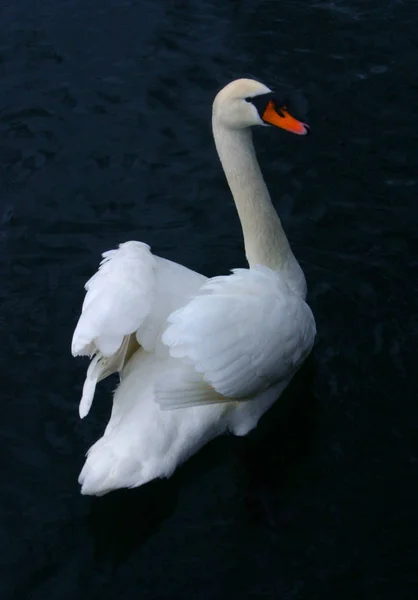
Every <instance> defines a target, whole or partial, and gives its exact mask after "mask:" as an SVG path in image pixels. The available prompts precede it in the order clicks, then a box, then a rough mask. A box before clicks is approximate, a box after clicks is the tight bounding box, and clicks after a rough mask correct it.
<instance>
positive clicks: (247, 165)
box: [213, 118, 300, 275]
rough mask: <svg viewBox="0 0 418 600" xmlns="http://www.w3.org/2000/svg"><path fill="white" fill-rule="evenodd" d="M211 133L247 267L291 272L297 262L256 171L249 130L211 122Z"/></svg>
mask: <svg viewBox="0 0 418 600" xmlns="http://www.w3.org/2000/svg"><path fill="white" fill-rule="evenodd" d="M213 133H214V138H215V144H216V148H217V151H218V154H219V158H220V160H221V163H222V166H223V169H224V171H225V175H226V179H227V181H228V184H229V187H230V189H231V192H232V196H233V198H234V201H235V204H236V207H237V211H238V215H239V218H240V221H241V226H242V231H243V236H244V245H245V254H246V257H247V260H248V263H249V265H250V267H254V266H255V265H265V266H267V267H269V268H271V269H273V270H277V271H278V270H281V271H288V270H289V269H288V268H290V270H293V267H294V263H296V265H297V262H296V259H295V257H294V256H293V253H292V250H291V248H290V245H289V242H288V240H287V237H286V234H285V232H284V230H283V227H282V224H281V221H280V218H279V216H278V214H277V212H276V210H275V208H274V206H273V204H272V202H271V198H270V194H269V192H268V189H267V186H266V184H265V182H264V178H263V175H262V173H261V171H260V167H259V165H258V161H257V157H256V154H255V150H254V144H253V141H252V134H251V130H250V128H248V129H238V130H233V129H229V128H227V127H225V126H223V125H222V124H221V123H219V122H218V121H217V119H216V118H214V119H213ZM297 267H299V265H297ZM299 270H300V267H299ZM290 274H291V273H289V275H290Z"/></svg>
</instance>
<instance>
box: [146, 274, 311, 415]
mask: <svg viewBox="0 0 418 600" xmlns="http://www.w3.org/2000/svg"><path fill="white" fill-rule="evenodd" d="M168 322H169V325H168V327H167V328H166V330H165V332H164V334H163V338H162V339H163V342H164V343H165V344H166V345H167V346H168V347H169V350H170V354H171V356H172V357H173V358H178V359H181V361H182V362H183V363H184V364H187V365H189V366H193V368H194V371H195V373H196V372H197V373H199V374H201V377H200V378H196V377H195V376H189V377H188V378H186V381H185V383H184V390H183V397H184V403H183V405H187V404H204V403H207V402H213V401H214V398H215V395H216V394H217V395H218V398H217V401H218V402H220V401H222V399H228V400H230V399H238V400H239V399H247V398H250V397H252V396H254V395H255V394H257V393H259V392H261V391H263V390H265V389H267V388H268V387H271V386H272V385H274V384H276V383H279V382H280V381H285V380H287V379H289V378H290V377H292V375H293V374H294V373H295V371H296V370H297V369H298V367H299V366H300V365H301V363H302V362H303V361H304V359H305V358H306V357H307V355H308V354H309V352H310V350H311V348H312V345H313V342H314V339H315V334H316V327H315V320H314V317H313V315H312V312H311V310H310V308H309V306H308V305H307V304H306V303H305V301H304V300H303V299H302V298H301V297H300V296H297V295H296V294H295V293H294V292H293V291H292V290H291V289H290V287H289V286H288V285H287V283H286V281H285V280H284V278H283V276H281V275H280V274H279V273H277V272H275V271H272V270H271V269H269V268H267V267H263V266H257V267H255V268H252V269H236V270H234V271H233V274H232V275H229V276H222V277H215V278H212V279H209V280H208V281H207V282H206V283H205V284H204V285H203V286H202V288H201V290H200V292H199V294H198V295H197V296H195V297H194V298H193V299H192V300H191V301H190V302H189V303H188V304H186V305H185V306H184V307H183V308H180V309H179V310H177V311H175V312H173V313H172V314H171V315H170V316H169V317H168ZM168 376H169V378H170V379H171V385H172V383H173V380H175V376H174V375H173V374H169V375H168ZM194 382H195V386H196V391H198V394H197V396H196V400H194V397H193V384H194ZM169 387H170V386H169V385H164V380H162V381H161V382H160V383H159V385H158V386H157V392H158V391H159V390H162V391H161V398H162V401H161V403H162V404H164V405H165V407H166V408H170V405H171V407H173V408H174V406H179V405H181V397H182V393H181V392H182V390H181V387H182V384H181V378H180V380H179V381H178V383H177V386H173V393H172V399H171V398H170V393H169ZM209 388H211V389H212V393H210V392H209ZM158 396H159V394H158V393H157V401H158Z"/></svg>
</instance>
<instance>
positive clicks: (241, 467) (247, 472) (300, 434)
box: [87, 357, 318, 565]
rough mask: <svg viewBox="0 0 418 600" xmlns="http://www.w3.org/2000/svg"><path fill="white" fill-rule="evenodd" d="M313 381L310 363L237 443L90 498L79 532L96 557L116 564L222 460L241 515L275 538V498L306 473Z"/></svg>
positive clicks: (221, 442) (225, 441) (225, 442)
mask: <svg viewBox="0 0 418 600" xmlns="http://www.w3.org/2000/svg"><path fill="white" fill-rule="evenodd" d="M314 376H315V362H314V359H313V358H312V357H311V358H309V359H308V361H307V362H306V363H305V365H304V366H303V367H302V368H301V370H300V371H299V373H298V374H297V375H296V377H295V378H294V379H293V381H292V382H291V384H290V385H289V387H288V388H287V390H286V391H285V393H284V394H283V395H282V397H281V398H280V400H279V401H278V402H276V404H275V405H274V406H273V407H272V408H271V409H270V410H269V411H268V412H267V413H266V415H265V416H264V417H263V418H262V419H261V421H260V423H259V425H258V426H257V428H256V429H255V430H254V431H252V432H251V433H250V434H249V435H248V436H246V437H243V438H238V437H233V436H221V437H220V438H218V439H216V440H213V441H212V442H211V443H209V444H208V445H206V446H205V447H204V448H202V450H201V451H200V452H198V454H196V455H195V456H193V457H192V458H191V459H189V460H188V461H187V462H186V463H185V464H184V465H183V466H182V467H181V468H179V469H178V470H177V471H176V473H175V474H174V476H173V477H172V478H171V479H169V480H154V481H152V482H150V483H148V484H147V485H145V486H143V487H140V488H136V489H131V490H126V489H125V490H118V491H115V492H112V493H110V494H108V495H106V496H103V497H101V498H93V499H92V504H91V510H90V514H89V515H88V517H87V527H88V529H89V531H90V534H91V536H92V538H93V542H94V547H95V555H96V558H98V559H108V560H110V561H111V562H112V563H113V564H115V565H118V564H121V563H123V562H124V561H125V560H126V559H127V558H128V557H129V556H130V555H131V554H132V553H133V552H135V551H136V550H138V549H139V548H140V547H141V546H143V545H144V544H145V543H146V542H147V540H149V539H150V538H151V537H152V536H153V535H155V534H156V533H158V531H160V529H161V527H162V526H163V524H164V522H165V521H166V520H168V519H169V518H170V517H171V516H172V515H173V514H174V512H175V511H176V508H177V504H178V496H179V491H180V489H181V488H182V487H183V486H184V487H186V488H187V487H188V486H190V485H191V484H192V483H193V481H196V480H198V478H199V476H200V475H201V474H202V472H203V473H206V474H208V473H209V472H210V471H212V469H214V468H216V467H218V466H219V465H221V464H225V463H226V462H227V461H228V462H229V463H230V466H231V468H230V470H229V472H230V477H231V478H233V479H234V480H235V484H236V485H237V491H238V494H239V495H240V497H241V498H243V500H244V510H245V513H246V515H247V517H249V518H250V520H251V521H253V522H255V523H259V524H262V525H264V526H266V527H268V528H269V529H270V530H271V531H272V532H277V531H278V530H279V529H280V527H281V526H282V523H281V520H282V516H280V515H281V513H280V502H281V498H282V497H283V496H287V495H288V494H289V493H291V491H292V485H294V483H293V482H292V477H293V474H294V473H298V472H300V471H304V470H305V469H306V464H307V459H308V457H309V455H310V451H311V448H312V444H313V440H314V437H315V431H316V421H317V414H318V404H317V399H316V398H315V396H314V395H313V391H312V390H313V379H314ZM228 457H229V458H228ZM231 458H232V463H233V464H232V465H231V460H230V459H231ZM275 515H279V516H278V517H277V516H275ZM284 518H286V517H285V516H284Z"/></svg>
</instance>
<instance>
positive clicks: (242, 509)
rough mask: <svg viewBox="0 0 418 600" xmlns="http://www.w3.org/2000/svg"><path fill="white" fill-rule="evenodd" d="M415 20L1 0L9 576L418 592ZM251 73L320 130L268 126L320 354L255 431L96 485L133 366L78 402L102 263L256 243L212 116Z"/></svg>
mask: <svg viewBox="0 0 418 600" xmlns="http://www.w3.org/2000/svg"><path fill="white" fill-rule="evenodd" d="M417 23H418V4H417V3H416V2H414V1H413V0H409V1H407V0H405V1H404V2H402V1H395V0H392V1H390V0H380V1H378V0H373V1H371V0H369V1H367V0H357V1H355V0H346V1H335V2H320V1H318V2H302V1H297V0H293V1H289V2H285V1H280V2H279V1H277V0H266V1H256V0H239V1H238V0H237V1H235V2H234V1H232V0H230V1H226V0H222V1H221V0H217V1H216V0H203V1H199V2H198V1H197V0H194V1H192V0H190V1H186V0H185V1H175V0H172V1H170V0H166V1H159V2H154V1H151V0H149V1H148V2H147V1H144V0H138V1H136V2H135V1H129V0H125V1H122V0H118V1H117V0H101V1H98V0H83V1H81V0H49V1H48V0H13V1H12V0H1V2H0V90H1V94H0V167H1V179H0V202H1V204H0V207H1V212H0V214H1V238H0V240H1V241H0V243H1V263H0V269H1V271H0V275H1V281H2V286H1V288H0V298H1V317H0V318H1V323H0V326H1V340H2V345H1V348H2V351H1V354H0V367H1V378H2V389H3V394H2V396H3V398H2V417H1V423H0V439H1V451H0V460H1V463H0V464H1V471H0V472H1V480H2V486H1V494H0V506H1V512H0V514H1V521H0V542H1V546H0V554H1V564H2V574H1V577H0V597H1V598H2V600H9V599H12V598H13V599H19V600H20V599H22V600H26V599H31V600H32V599H33V600H45V599H48V600H61V599H62V600H66V599H68V600H73V599H77V600H84V599H89V600H94V599H100V600H107V599H109V600H110V599H114V598H119V597H120V598H124V599H126V600H128V599H134V598H135V599H136V598H140V599H141V600H145V599H154V598H156V599H165V598H167V599H171V598H202V599H212V598H274V599H276V598H277V599H279V598H280V599H281V600H290V599H291V600H299V599H300V600H302V599H306V600H316V599H321V600H327V599H329V600H337V599H338V600H343V599H347V600H358V599H362V598H367V599H379V600H381V599H386V598H388V599H389V598H390V599H402V600H407V599H409V598H416V597H417V584H418V582H417V579H418V577H417V575H416V571H415V567H416V562H417V546H416V539H417V516H416V515H417V513H416V506H417V494H416V479H417V446H416V445H415V443H414V442H413V436H414V434H416V433H417V415H418V411H417V405H416V385H415V377H416V359H417V350H418V344H417V332H418V320H417V311H416V306H417V300H416V292H417V278H416V269H417V255H418V253H417V251H418V248H417V245H418V244H417V236H416V232H417V228H418V204H417V203H418V197H417V191H418V173H417V169H416V165H417V158H418V157H417V141H418V133H417V131H418V113H417V91H418V86H417V78H416V72H417V59H418V42H417V40H418V38H417V34H416V28H417ZM245 75H251V76H253V77H256V78H258V79H260V80H262V81H264V82H265V83H266V84H268V85H269V86H270V87H274V86H275V85H278V84H280V83H281V82H282V83H286V84H291V85H293V86H295V87H298V88H301V89H303V90H304V92H305V95H306V96H307V98H308V99H309V103H310V124H311V127H312V135H311V136H310V138H308V139H303V140H301V139H299V138H296V137H295V138H293V137H291V136H288V135H286V134H279V133H277V132H271V131H260V132H257V134H256V143H257V148H258V154H259V158H260V162H261V164H262V167H263V171H264V173H265V177H266V180H267V182H268V185H269V187H270V189H271V193H272V195H273V197H274V198H275V200H276V205H277V208H278V210H279V211H280V212H281V214H282V216H283V221H284V223H285V226H286V230H287V232H288V234H289V238H290V240H291V242H292V245H293V247H294V249H295V253H296V255H297V257H298V258H299V259H300V262H301V264H302V266H303V268H304V270H305V273H306V275H307V279H308V283H309V289H310V297H309V300H310V304H311V306H312V308H313V310H314V313H315V315H316V318H317V324H318V340H317V345H316V347H315V350H314V352H313V356H312V359H311V360H310V361H309V363H308V364H307V365H306V368H304V369H303V370H302V371H301V373H300V375H299V376H298V378H297V379H296V380H295V382H294V383H293V384H292V386H291V387H290V389H289V390H288V393H287V394H286V395H285V396H284V397H283V399H282V401H281V402H280V403H279V404H278V405H277V406H276V407H274V408H273V409H272V411H270V412H269V413H268V414H267V415H266V416H265V418H264V419H263V421H262V422H261V424H260V426H259V427H258V429H257V430H256V431H255V432H253V434H251V435H250V436H249V438H247V439H246V440H236V439H233V438H231V437H229V438H224V439H219V440H216V441H215V442H213V443H212V444H210V445H209V446H208V447H207V448H205V449H204V450H203V451H202V452H201V453H200V454H199V455H198V456H196V457H195V458H194V459H192V460H191V461H189V463H187V464H186V465H185V466H184V467H183V468H181V469H180V470H179V471H178V472H177V473H176V474H175V476H174V477H173V478H172V479H171V480H169V481H168V482H157V483H152V484H151V485H149V486H147V487H145V488H142V489H139V490H135V491H130V492H126V491H122V492H117V493H113V494H111V495H109V496H107V497H104V498H101V499H91V498H87V497H81V496H80V494H79V491H78V484H77V476H78V472H79V470H80V468H81V466H82V463H83V455H84V452H85V451H86V449H87V448H88V447H89V446H90V445H91V443H92V442H93V441H95V439H97V437H98V436H99V435H101V432H102V430H103V428H104V424H105V422H106V419H107V417H108V414H109V410H110V396H109V393H110V391H111V390H112V388H113V386H114V384H115V381H112V382H110V383H109V384H108V385H106V384H104V385H102V386H101V388H100V393H99V394H98V398H97V401H96V404H95V405H94V407H93V411H92V413H91V415H90V416H89V418H88V419H87V420H86V421H84V422H82V423H81V422H80V421H79V419H78V400H79V396H80V391H81V385H82V382H83V378H84V370H85V367H86V364H85V363H84V362H83V361H82V360H80V361H76V360H74V359H72V358H71V356H70V350H69V347H70V341H71V335H72V330H73V328H74V325H75V322H76V319H77V316H78V311H79V308H80V303H81V301H82V297H83V287H82V286H83V284H84V282H85V280H86V279H87V278H88V277H89V276H90V275H91V274H92V272H93V271H94V270H95V269H96V266H97V264H98V260H99V255H100V252H102V251H104V250H106V249H109V248H113V247H115V245H116V244H117V243H119V242H122V241H126V240H129V239H138V240H143V241H146V242H148V243H150V244H151V245H152V246H153V249H154V251H155V252H156V253H158V254H160V255H162V256H165V257H167V258H170V259H173V260H176V261H179V262H182V263H184V264H186V265H187V266H189V267H191V268H194V269H197V270H199V271H202V272H203V273H205V274H207V275H215V274H220V273H226V272H227V271H228V270H229V269H230V268H232V267H237V266H243V265H244V264H245V263H244V255H243V248H242V241H241V235H240V230H239V225H238V220H237V217H236V213H235V210H234V207H233V205H232V202H231V199H230V196H229V192H228V190H227V188H226V185H225V181H224V178H223V174H222V172H221V170H220V166H219V164H218V162H217V158H216V154H215V150H214V145H213V142H212V138H211V131H210V107H211V102H212V99H213V96H214V94H215V93H216V91H217V90H218V89H219V88H220V87H221V86H222V85H224V84H225V83H227V82H228V81H230V80H231V79H233V78H236V77H241V76H245Z"/></svg>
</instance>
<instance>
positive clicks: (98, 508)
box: [87, 479, 178, 565]
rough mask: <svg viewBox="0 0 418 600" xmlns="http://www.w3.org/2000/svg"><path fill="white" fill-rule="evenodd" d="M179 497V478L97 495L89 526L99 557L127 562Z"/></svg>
mask: <svg viewBox="0 0 418 600" xmlns="http://www.w3.org/2000/svg"><path fill="white" fill-rule="evenodd" d="M177 496H178V485H176V480H175V479H170V480H168V481H167V480H155V481H151V482H150V483H148V484H146V485H144V486H143V487H140V488H135V489H131V490H129V489H128V490H127V489H124V490H117V491H115V492H111V493H110V494H107V495H106V496H103V497H101V498H93V499H92V504H91V510H90V514H89V515H88V517H87V527H88V529H89V531H90V534H91V536H92V538H93V541H94V547H95V555H96V558H98V559H109V560H110V561H111V562H113V563H114V564H115V565H118V564H121V563H123V562H124V561H125V560H126V559H127V558H128V557H129V556H130V555H131V554H132V553H133V552H134V551H135V550H137V549H138V548H140V547H141V546H142V545H143V544H145V543H146V542H147V540H148V539H149V538H151V537H152V536H153V535H154V534H155V533H157V532H158V531H159V529H160V527H161V525H162V524H163V523H164V521H166V520H167V519H168V518H169V517H170V516H171V515H172V514H173V513H174V511H175V508H176V506H177Z"/></svg>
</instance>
